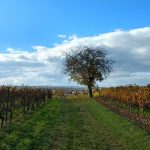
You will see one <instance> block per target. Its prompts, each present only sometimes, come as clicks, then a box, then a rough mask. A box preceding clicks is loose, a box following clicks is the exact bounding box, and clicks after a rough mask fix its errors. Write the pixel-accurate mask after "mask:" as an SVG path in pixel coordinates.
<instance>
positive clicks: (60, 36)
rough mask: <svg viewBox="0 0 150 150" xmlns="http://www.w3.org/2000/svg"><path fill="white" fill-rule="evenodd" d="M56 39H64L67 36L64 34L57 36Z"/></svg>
mask: <svg viewBox="0 0 150 150" xmlns="http://www.w3.org/2000/svg"><path fill="white" fill-rule="evenodd" d="M58 37H59V38H66V37H67V36H66V35H65V34H59V35H58Z"/></svg>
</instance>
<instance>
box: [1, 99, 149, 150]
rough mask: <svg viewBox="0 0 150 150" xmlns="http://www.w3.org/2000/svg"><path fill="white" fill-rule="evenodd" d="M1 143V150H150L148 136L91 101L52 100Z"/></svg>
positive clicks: (16, 126) (14, 126) (8, 134)
mask: <svg viewBox="0 0 150 150" xmlns="http://www.w3.org/2000/svg"><path fill="white" fill-rule="evenodd" d="M0 132H1V131H0ZM0 135H1V134H0ZM0 140H1V141H0V149H1V150H2V149H3V150H51V149H52V150H61V149H62V150H78V149H79V150H150V135H149V134H148V133H146V132H145V131H144V130H143V129H140V128H138V127H136V126H135V125H133V123H131V122H129V121H127V120H126V119H124V118H121V117H120V116H118V115H117V114H114V113H112V112H111V111H109V110H108V109H107V108H105V107H103V106H101V105H99V104H98V103H97V102H95V101H91V100H87V101H85V100H83V101H65V100H52V101H51V102H48V103H47V104H44V106H43V107H41V108H40V109H39V110H38V111H37V112H36V113H34V114H33V115H32V117H30V118H29V119H27V120H25V121H24V122H23V123H22V124H14V125H13V126H12V127H11V130H10V131H9V132H8V131H7V133H6V135H5V136H4V135H3V136H2V135H1V136H0Z"/></svg>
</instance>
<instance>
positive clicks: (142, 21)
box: [0, 0, 150, 50]
mask: <svg viewBox="0 0 150 150" xmlns="http://www.w3.org/2000/svg"><path fill="white" fill-rule="evenodd" d="M149 6H150V1H149V0H142V1H141V0H0V48H1V50H5V49H6V47H13V48H22V49H28V50H29V49H31V47H32V46H34V45H45V46H51V45H52V44H53V43H57V42H59V41H60V39H59V38H58V37H57V35H58V34H66V35H72V34H77V35H79V36H92V35H97V34H100V33H105V32H110V31H114V30H115V29H118V28H121V29H127V30H128V29H133V28H139V27H145V26H149V24H150V19H149V14H150V9H149Z"/></svg>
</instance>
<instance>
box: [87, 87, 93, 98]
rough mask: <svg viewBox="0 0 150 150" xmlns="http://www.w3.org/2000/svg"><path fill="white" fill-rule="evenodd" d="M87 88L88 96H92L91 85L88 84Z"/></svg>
mask: <svg viewBox="0 0 150 150" xmlns="http://www.w3.org/2000/svg"><path fill="white" fill-rule="evenodd" d="M88 90H89V96H90V97H93V92H92V86H91V85H88Z"/></svg>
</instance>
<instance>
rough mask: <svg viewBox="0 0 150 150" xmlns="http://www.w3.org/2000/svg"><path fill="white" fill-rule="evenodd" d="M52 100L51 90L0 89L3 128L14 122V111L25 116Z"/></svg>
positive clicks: (0, 113) (0, 115)
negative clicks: (18, 111)
mask: <svg viewBox="0 0 150 150" xmlns="http://www.w3.org/2000/svg"><path fill="white" fill-rule="evenodd" d="M51 98H52V92H51V90H49V89H44V88H43V89H42V88H31V87H23V88H18V87H9V86H2V87H0V119H1V127H3V125H4V123H5V125H7V124H8V123H11V122H12V118H13V114H14V111H16V110H20V111H21V113H23V114H25V113H26V112H28V111H30V110H34V109H36V108H37V107H38V106H39V105H40V104H42V103H44V102H45V101H46V100H49V99H51Z"/></svg>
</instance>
